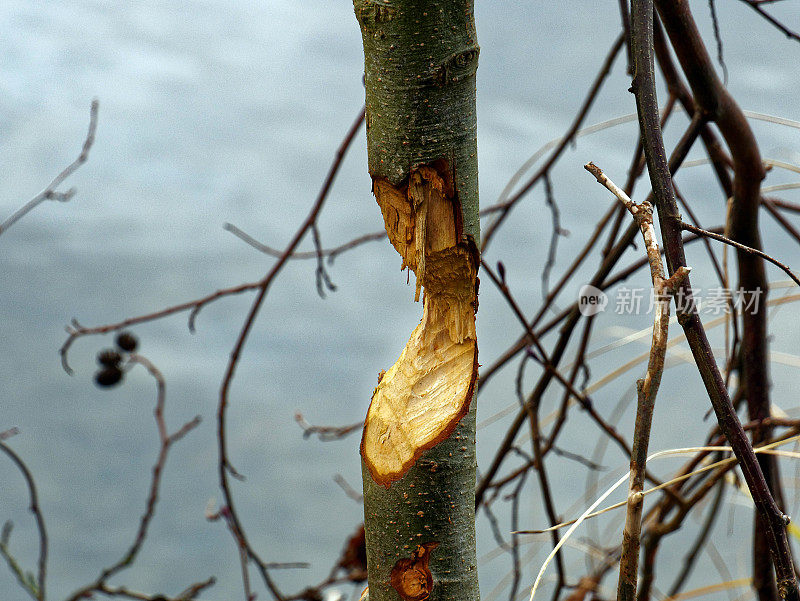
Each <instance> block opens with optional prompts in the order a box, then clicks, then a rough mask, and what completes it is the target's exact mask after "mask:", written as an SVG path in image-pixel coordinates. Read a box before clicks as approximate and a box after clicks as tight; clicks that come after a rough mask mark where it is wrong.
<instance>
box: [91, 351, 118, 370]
mask: <svg viewBox="0 0 800 601" xmlns="http://www.w3.org/2000/svg"><path fill="white" fill-rule="evenodd" d="M121 361H122V355H120V354H119V353H118V352H117V351H115V350H114V349H111V348H107V349H103V350H102V351H100V352H99V353H97V362H98V363H99V364H100V365H105V366H107V367H117V366H118V365H119V364H120V362H121Z"/></svg>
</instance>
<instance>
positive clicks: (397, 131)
mask: <svg viewBox="0 0 800 601" xmlns="http://www.w3.org/2000/svg"><path fill="white" fill-rule="evenodd" d="M354 6H355V12H356V17H357V18H358V21H359V24H360V25H361V32H362V36H363V42H364V57H365V69H364V70H365V86H366V97H367V114H366V122H367V147H368V152H369V172H370V175H371V176H372V189H373V192H374V194H375V197H376V200H377V201H378V205H379V206H380V209H381V212H382V214H383V217H384V223H385V226H386V231H387V233H388V235H389V239H390V241H391V242H392V245H393V246H394V248H395V249H396V250H397V251H398V253H400V256H401V257H402V265H403V267H407V268H409V269H411V270H412V271H414V273H415V275H416V291H415V294H414V296H415V297H416V300H419V298H420V293H421V292H422V290H423V289H424V294H423V295H422V298H423V310H422V319H421V321H420V324H419V325H418V326H417V328H416V329H415V330H414V331H413V332H412V334H411V337H410V339H409V341H408V343H407V344H406V347H405V349H404V350H403V352H402V354H401V356H400V358H399V359H398V361H397V363H395V365H394V366H392V367H391V368H390V369H389V370H388V371H387V372H386V373H385V374H383V375H382V378H381V380H380V382H379V384H378V387H377V388H376V389H375V392H374V394H373V397H372V403H371V404H370V408H369V412H368V414H367V419H366V423H365V426H364V433H363V437H362V442H361V454H362V458H363V478H364V516H365V529H366V540H367V567H368V573H369V596H370V601H397V600H398V599H399V598H402V599H405V600H408V601H422V600H424V599H427V598H429V597H430V598H431V599H433V600H437V601H438V600H440V599H459V600H463V601H470V600H476V599H478V598H479V592H478V579H477V562H476V557H475V524H474V521H475V515H474V503H475V403H474V402H473V395H474V390H475V382H476V378H477V367H478V362H477V343H476V336H475V311H476V309H477V277H476V273H477V268H478V264H479V258H478V243H479V226H480V224H479V220H478V172H477V145H476V119H475V71H476V68H477V61H478V45H477V41H476V35H475V24H474V16H473V5H472V1H471V0H469V1H458V2H456V1H453V0H439V1H436V0H383V1H381V2H376V1H373V0H355V1H354Z"/></svg>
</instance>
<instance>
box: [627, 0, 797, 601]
mask: <svg viewBox="0 0 800 601" xmlns="http://www.w3.org/2000/svg"><path fill="white" fill-rule="evenodd" d="M632 5H633V7H634V11H633V13H634V14H633V20H632V29H633V34H632V35H633V47H634V58H635V66H636V74H635V76H634V81H633V91H634V94H635V95H636V106H637V110H638V113H639V123H640V131H641V133H642V138H643V140H644V148H645V156H646V158H647V163H648V171H649V174H650V180H651V183H652V186H653V191H654V194H655V200H656V208H657V210H658V214H659V222H660V225H661V232H662V238H663V241H664V246H665V248H666V257H667V263H668V265H669V269H670V273H673V272H674V271H675V270H676V269H678V267H680V266H686V260H685V256H684V252H683V245H682V241H681V236H680V215H679V213H678V208H677V203H676V201H675V197H674V193H673V189H672V179H671V175H670V170H669V168H668V166H667V163H666V159H665V156H666V155H665V150H664V143H663V140H662V137H661V128H660V126H659V122H658V105H657V100H656V93H655V89H656V88H655V74H654V65H653V3H652V0H634V2H633V3H632ZM659 9H660V12H661V14H662V19H664V21H665V27H666V28H667V31H668V33H669V35H670V38H671V39H672V40H673V44H674V46H675V47H676V51H677V53H678V57H679V59H680V60H681V64H682V65H683V68H684V70H685V71H686V72H687V75H688V77H689V80H690V83H691V81H692V77H693V75H696V76H698V77H700V76H701V75H704V74H705V73H697V72H698V71H704V70H705V71H707V70H708V65H707V64H703V65H702V66H701V65H699V64H698V63H696V62H694V60H695V58H696V57H695V52H700V48H701V47H702V42H701V41H700V39H699V36H698V35H697V34H696V32H690V31H687V30H686V28H685V24H686V19H687V15H686V11H688V7H687V6H686V5H685V3H680V6H677V5H676V4H674V3H671V2H666V1H662V0H659ZM665 14H667V16H668V18H664V15H665ZM698 45H699V46H698ZM682 49H683V50H682ZM682 51H683V52H684V55H683V56H682V54H681V53H682ZM703 94H705V96H703ZM709 94H710V91H708V90H699V89H695V95H696V98H697V101H698V102H699V103H700V105H701V106H708V105H706V104H705V102H704V100H709V101H711V99H709V98H708V95H709ZM682 291H683V292H684V293H685V294H684V297H685V298H687V299H691V284H690V282H689V279H688V278H687V279H686V280H685V281H684V283H683V286H682ZM678 321H679V323H680V324H681V326H682V327H683V328H684V331H685V333H686V337H687V340H688V342H689V346H690V348H691V350H692V354H693V355H694V358H695V361H696V363H697V365H698V368H699V370H700V373H701V376H702V378H703V382H704V384H705V386H706V390H707V391H708V394H709V397H710V399H711V403H712V405H713V407H714V410H715V412H716V414H717V420H718V422H719V423H720V426H721V428H722V429H723V432H724V433H725V435H726V437H727V438H728V441H729V442H730V444H731V446H732V448H733V450H734V453H735V454H736V456H737V458H738V459H739V463H740V465H741V467H742V472H743V473H744V476H745V479H746V480H747V483H748V485H749V487H750V491H751V494H752V495H753V499H754V502H755V504H756V507H757V508H758V511H759V514H760V515H761V516H762V517H763V519H764V522H765V525H766V527H767V528H768V529H769V537H770V548H771V550H772V551H773V553H774V554H775V564H776V568H777V572H778V581H779V586H780V587H781V589H782V591H784V592H785V593H786V595H787V598H789V599H792V600H797V599H800V596H798V590H797V582H796V579H795V576H794V570H793V567H792V559H791V551H790V549H789V546H788V541H787V539H786V531H785V526H786V522H785V520H786V517H785V516H784V515H783V513H782V512H781V511H780V510H779V509H778V507H777V505H776V504H775V501H774V499H773V498H772V495H771V494H770V491H769V488H768V487H767V483H766V481H765V480H764V475H763V473H762V471H761V468H760V465H759V462H758V460H757V459H756V457H755V454H754V453H753V449H752V447H751V446H750V443H749V441H748V440H747V437H746V436H745V434H744V431H743V430H742V427H741V424H740V423H739V419H738V417H737V415H736V412H735V411H734V409H733V405H732V404H731V401H730V397H729V396H728V391H727V389H726V387H725V384H724V381H723V379H722V375H721V374H720V371H719V368H718V367H717V364H716V362H715V361H714V358H713V353H712V351H711V346H710V344H709V342H708V339H707V337H706V335H705V331H704V330H703V327H702V323H701V322H700V318H699V316H698V314H697V312H696V309H695V307H694V306H693V305H692V304H689V306H688V307H681V308H679V309H678Z"/></svg>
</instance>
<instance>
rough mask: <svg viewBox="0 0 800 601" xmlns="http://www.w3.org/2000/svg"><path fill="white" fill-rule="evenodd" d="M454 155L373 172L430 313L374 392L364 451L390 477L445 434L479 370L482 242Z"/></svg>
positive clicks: (376, 474) (464, 406) (382, 478)
mask: <svg viewBox="0 0 800 601" xmlns="http://www.w3.org/2000/svg"><path fill="white" fill-rule="evenodd" d="M454 190H455V186H454V182H453V174H452V170H451V169H450V164H449V163H448V161H446V160H444V159H439V160H437V161H434V162H432V163H430V164H427V165H421V166H417V167H415V168H413V169H411V171H410V173H409V176H408V178H407V180H406V181H405V182H404V183H403V184H402V185H400V186H394V185H392V184H391V183H390V182H389V181H388V180H387V179H385V178H375V179H374V180H373V191H374V193H375V198H376V200H377V202H378V205H379V206H380V208H381V213H382V214H383V218H384V225H385V227H386V232H387V234H388V235H389V240H390V241H391V243H392V245H393V246H394V248H395V250H397V252H398V253H399V254H400V256H401V257H402V261H403V262H402V267H407V268H409V269H410V270H412V271H414V273H415V274H416V278H417V282H416V291H415V295H414V296H415V300H419V298H420V292H421V290H422V289H423V288H424V291H425V293H424V297H423V313H422V320H421V322H420V324H419V325H418V326H417V328H416V329H415V330H414V331H413V332H412V334H411V337H410V339H409V341H408V343H407V344H406V347H405V349H403V352H402V354H401V355H400V358H399V359H398V360H397V362H396V363H395V364H394V365H393V366H392V367H391V368H390V369H389V370H388V371H387V372H386V374H385V376H384V377H383V378H382V379H381V381H380V382H379V384H378V387H377V388H376V389H375V391H374V393H373V395H372V402H371V404H370V408H369V411H368V413H367V419H366V422H365V425H364V433H363V436H362V439H361V454H362V456H363V457H364V461H365V463H366V465H367V467H368V468H369V470H370V473H371V475H372V477H373V479H374V480H375V482H377V483H379V484H381V485H383V486H386V487H388V486H389V485H390V484H391V483H392V482H394V481H396V480H399V479H400V478H401V477H402V476H403V475H404V474H405V473H406V472H407V471H408V469H409V468H410V467H411V466H412V465H414V463H415V462H416V461H417V459H418V458H419V457H420V455H422V453H423V452H424V451H426V450H427V449H430V448H432V447H433V446H435V445H437V444H438V443H439V442H441V441H442V440H445V439H446V438H447V437H448V436H450V434H451V433H452V431H453V430H454V429H455V427H456V425H457V424H458V422H459V421H461V418H462V417H464V415H466V413H467V411H468V410H469V406H470V402H471V400H472V396H473V393H474V388H475V382H476V379H477V373H478V349H477V343H476V336H475V311H476V310H477V286H478V280H477V269H478V260H477V257H478V251H477V247H476V245H475V243H474V240H470V239H469V238H468V237H467V236H465V235H464V232H463V218H462V215H461V205H460V203H459V201H458V198H457V194H456V193H455V192H454Z"/></svg>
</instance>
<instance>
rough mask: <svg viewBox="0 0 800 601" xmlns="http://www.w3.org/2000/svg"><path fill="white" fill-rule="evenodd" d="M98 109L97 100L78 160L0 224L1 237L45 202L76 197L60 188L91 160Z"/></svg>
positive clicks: (73, 189)
mask: <svg viewBox="0 0 800 601" xmlns="http://www.w3.org/2000/svg"><path fill="white" fill-rule="evenodd" d="M97 108H98V102H97V99H95V100H92V106H91V109H90V111H89V131H88V132H87V133H86V139H85V140H84V142H83V148H82V149H81V153H80V154H79V155H78V158H76V159H75V160H74V161H72V163H70V164H69V165H67V167H65V168H64V170H63V171H61V173H59V174H58V175H57V176H55V178H53V181H51V182H50V184H49V185H48V186H47V187H46V188H45V189H44V190H42V191H41V192H39V194H37V195H36V196H34V197H33V198H31V199H30V200H29V201H28V202H26V203H25V204H24V205H23V206H22V207H20V208H19V209H18V210H17V211H15V212H14V214H13V215H11V216H10V217H9V218H8V219H6V220H5V221H4V222H2V223H0V235H2V234H4V233H5V231H6V230H7V229H8V228H10V227H11V226H12V225H14V224H15V223H16V222H17V221H19V220H20V219H22V218H23V217H24V216H25V215H27V214H28V213H30V212H31V211H32V210H33V209H35V208H36V207H37V206H39V205H40V204H41V203H43V202H44V201H45V200H57V201H59V202H68V201H69V200H71V199H72V197H73V196H74V195H75V188H70V189H69V190H67V191H66V192H59V191H58V187H59V186H60V185H61V184H63V183H64V180H66V179H67V178H68V177H69V176H70V175H72V174H73V173H75V172H76V171H77V170H78V168H79V167H80V166H81V165H83V164H84V163H85V162H86V160H87V159H88V158H89V150H91V148H92V145H93V144H94V136H95V132H96V131H97Z"/></svg>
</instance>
